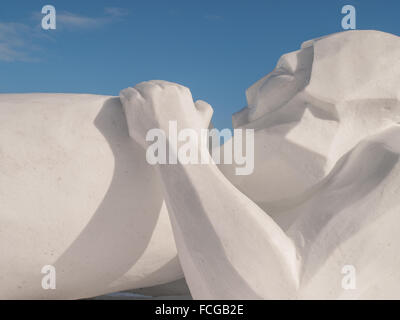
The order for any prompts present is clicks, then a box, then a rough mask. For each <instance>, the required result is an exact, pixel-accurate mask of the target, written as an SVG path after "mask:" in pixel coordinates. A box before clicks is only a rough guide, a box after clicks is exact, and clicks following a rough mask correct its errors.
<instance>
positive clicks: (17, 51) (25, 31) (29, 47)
mask: <svg viewBox="0 0 400 320" xmlns="http://www.w3.org/2000/svg"><path fill="white" fill-rule="evenodd" d="M38 37H40V34H39V33H38V31H37V29H35V28H32V27H29V26H28V25H25V24H22V23H13V22H8V23H2V22H0V60H1V61H8V62H11V61H33V60H37V58H35V57H33V56H32V55H31V53H33V52H35V51H38V50H40V48H39V47H37V46H36V45H35V44H34V42H33V41H34V39H36V38H38Z"/></svg>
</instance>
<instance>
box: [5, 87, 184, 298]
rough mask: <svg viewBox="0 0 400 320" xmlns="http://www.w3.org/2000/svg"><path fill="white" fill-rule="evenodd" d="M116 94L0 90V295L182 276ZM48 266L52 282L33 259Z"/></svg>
mask: <svg viewBox="0 0 400 320" xmlns="http://www.w3.org/2000/svg"><path fill="white" fill-rule="evenodd" d="M144 154H145V152H144V150H143V148H141V147H140V146H138V145H137V144H136V143H135V142H134V141H132V140H131V139H130V138H129V135H128V128H127V124H126V119H125V116H124V114H123V110H122V106H121V103H120V100H119V98H114V97H106V96H96V95H78V94H18V95H8V94H7V95H5V94H2V95H0V221H1V222H0V283H1V285H0V298H68V299H75V298H83V297H90V296H94V295H99V294H103V293H108V292H113V291H119V290H127V289H132V288H140V287H145V286H152V285H157V284H161V283H165V282H169V281H173V280H176V279H178V278H180V277H182V271H181V268H180V265H179V261H178V258H177V252H176V248H175V243H174V239H173V236H172V231H171V226H170V222H169V219H168V216H167V213H166V209H165V205H164V202H163V196H162V191H161V187H160V181H159V179H158V177H157V175H156V174H155V169H154V168H153V167H151V166H149V165H148V164H147V163H146V160H145V156H144ZM44 265H54V266H55V267H56V276H57V278H56V280H57V281H56V285H57V289H56V290H43V289H42V287H41V279H42V277H43V276H44V275H43V274H41V269H42V267H43V266H44Z"/></svg>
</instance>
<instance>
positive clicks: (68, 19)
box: [57, 7, 128, 29]
mask: <svg viewBox="0 0 400 320" xmlns="http://www.w3.org/2000/svg"><path fill="white" fill-rule="evenodd" d="M104 13H105V14H104V15H103V16H100V17H89V16H83V15H78V14H75V13H71V12H66V11H64V12H60V13H57V25H59V26H61V27H69V28H71V27H72V28H86V29H91V28H99V27H102V26H104V25H106V24H110V23H113V22H116V21H119V20H121V18H122V17H123V16H126V15H127V14H128V12H127V11H126V10H125V9H122V8H116V7H112V8H105V9H104Z"/></svg>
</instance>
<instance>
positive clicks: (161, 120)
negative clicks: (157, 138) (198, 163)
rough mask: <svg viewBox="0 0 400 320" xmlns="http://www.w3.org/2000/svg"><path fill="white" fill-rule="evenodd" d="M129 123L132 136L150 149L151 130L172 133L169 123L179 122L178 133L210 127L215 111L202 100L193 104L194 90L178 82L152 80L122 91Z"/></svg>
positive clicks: (122, 100) (121, 97) (121, 96)
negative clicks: (147, 136) (148, 145)
mask: <svg viewBox="0 0 400 320" xmlns="http://www.w3.org/2000/svg"><path fill="white" fill-rule="evenodd" d="M120 99H121V102H122V105H123V108H124V111H125V115H126V118H127V122H128V128H129V135H130V136H131V137H132V138H133V139H135V140H136V141H137V142H138V143H139V144H141V145H142V146H146V145H147V144H146V135H147V133H148V131H149V130H151V129H161V130H163V131H164V132H165V133H166V134H168V129H169V122H170V121H176V122H177V126H178V130H180V129H185V128H191V129H194V130H196V131H197V130H200V129H202V128H208V126H209V123H210V120H211V116H212V113H213V110H212V108H211V106H210V105H209V104H208V103H206V102H204V101H201V100H198V101H196V102H195V103H194V102H193V98H192V94H191V93H190V90H189V89H188V88H186V87H184V86H181V85H179V84H176V83H172V82H168V81H161V80H152V81H146V82H141V83H139V84H138V85H136V86H135V87H134V88H127V89H124V90H122V91H121V92H120Z"/></svg>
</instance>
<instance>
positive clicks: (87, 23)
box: [0, 7, 128, 62]
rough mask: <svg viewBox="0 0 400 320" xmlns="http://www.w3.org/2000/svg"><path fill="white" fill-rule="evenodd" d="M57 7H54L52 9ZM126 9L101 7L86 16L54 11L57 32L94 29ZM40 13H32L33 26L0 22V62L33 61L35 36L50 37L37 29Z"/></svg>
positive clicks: (121, 16)
mask: <svg viewBox="0 0 400 320" xmlns="http://www.w3.org/2000/svg"><path fill="white" fill-rule="evenodd" d="M56 9H57V8H56ZM127 14H128V12H127V11H126V10H125V9H122V8H116V7H113V8H105V9H104V14H103V15H102V16H99V17H90V16H84V15H79V14H75V13H71V12H65V11H64V12H57V11H56V21H57V31H62V30H70V31H71V30H75V31H76V30H80V29H96V28H100V27H102V26H104V25H106V24H110V23H114V22H117V21H121V20H122V19H123V17H124V16H126V15H127ZM43 17H44V15H43V14H41V13H39V12H35V13H33V14H32V20H33V21H35V26H30V25H28V24H23V23H14V22H0V61H6V62H12V61H37V60H39V58H38V55H37V52H39V51H40V50H41V48H40V46H39V45H38V42H37V40H38V39H43V38H47V39H52V34H51V32H49V31H44V30H42V29H41V27H40V26H41V21H42V18H43Z"/></svg>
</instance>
